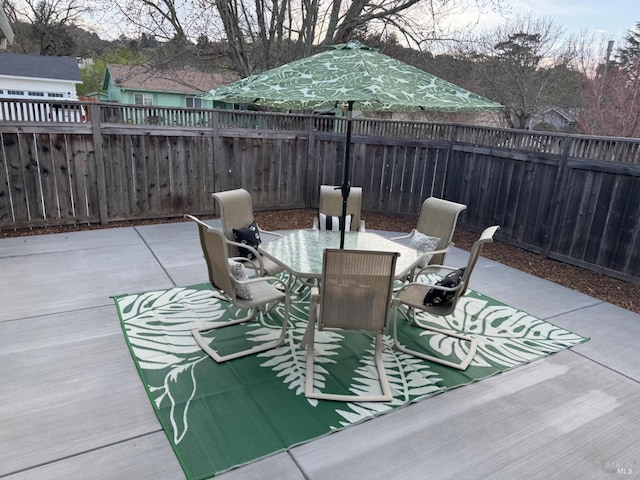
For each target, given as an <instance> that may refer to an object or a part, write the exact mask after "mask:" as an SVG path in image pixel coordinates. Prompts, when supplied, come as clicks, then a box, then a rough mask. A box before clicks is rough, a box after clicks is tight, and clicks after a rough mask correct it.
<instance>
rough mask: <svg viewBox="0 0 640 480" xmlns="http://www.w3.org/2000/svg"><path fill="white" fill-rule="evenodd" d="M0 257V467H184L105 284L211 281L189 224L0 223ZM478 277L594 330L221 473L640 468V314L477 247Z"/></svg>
mask: <svg viewBox="0 0 640 480" xmlns="http://www.w3.org/2000/svg"><path fill="white" fill-rule="evenodd" d="M209 223H212V224H215V221H213V222H209ZM487 248H491V246H490V245H489V246H488V247H487ZM466 257H467V253H466V252H464V251H461V250H454V251H453V252H452V253H451V254H450V255H449V256H448V258H447V264H449V265H462V264H464V263H465V261H466ZM0 272H1V275H0V292H1V297H2V305H3V309H2V311H1V312H0V405H1V406H2V408H1V410H0V430H1V432H2V435H0V478H3V479H5V478H6V479H11V480H24V479H144V478H150V479H181V478H184V474H183V472H182V469H181V467H180V465H179V463H178V460H177V459H176V457H175V455H174V453H173V450H172V448H171V446H170V444H169V442H168V440H167V438H166V436H165V433H164V432H163V431H162V429H161V426H160V423H159V422H158V420H157V418H156V416H155V414H154V411H153V409H152V407H151V404H150V402H149V399H148V398H147V395H146V393H145V391H144V388H143V385H142V382H141V381H140V379H139V377H138V373H137V371H136V368H135V366H134V363H133V360H132V358H131V355H130V353H129V351H128V349H127V345H126V343H125V340H124V336H123V334H122V331H121V328H120V325H119V320H118V316H117V314H116V309H115V306H114V303H113V301H112V299H111V298H110V296H111V295H116V294H122V293H135V292H140V291H145V290H152V289H159V288H169V287H172V286H177V285H178V286H184V285H190V284H195V283H200V282H204V281H206V280H207V275H206V267H205V265H204V262H203V260H202V258H201V252H200V246H199V243H198V238H197V233H196V227H195V225H193V224H192V223H183V222H178V223H171V224H159V225H148V226H141V227H128V228H119V229H105V230H93V231H84V232H75V233H63V234H51V235H41V236H25V237H16V238H7V239H0ZM471 288H473V289H475V290H478V291H480V292H482V293H484V294H486V295H488V296H490V297H493V298H495V299H497V300H500V301H502V302H504V303H506V304H509V305H512V306H514V307H517V308H520V309H522V310H525V311H527V312H529V313H531V314H532V315H535V316H538V317H540V318H543V319H545V320H548V321H550V322H552V323H554V324H557V325H559V326H562V327H565V328H567V329H569V330H572V331H574V332H576V333H578V334H581V335H584V336H587V337H590V338H591V340H590V341H589V342H587V343H585V344H582V345H579V346H577V347H575V348H572V349H570V350H565V351H562V352H560V353H557V354H554V355H551V356H549V357H546V358H544V359H542V360H540V361H537V362H534V363H531V364H529V365H526V366H523V367H520V368H516V369H514V370H511V371H508V372H506V373H503V374H500V375H496V376H494V377H492V378H489V379H487V380H484V381H481V382H477V383H474V384H471V385H468V386H465V387H462V388H459V389H456V390H453V391H451V392H447V393H445V394H443V395H437V396H435V397H432V398H429V399H427V400H425V401H422V402H419V403H417V404H413V405H410V406H408V407H406V408H402V409H400V410H397V411H394V412H391V413H388V414H386V415H384V416H382V417H379V418H376V419H373V420H370V421H367V422H365V423H363V424H360V425H357V426H354V427H351V428H348V429H346V430H344V431H340V432H338V433H335V434H332V435H329V436H327V437H324V438H321V439H318V440H315V441H312V442H309V443H307V444H304V445H301V446H298V447H295V448H292V449H291V450H289V451H288V452H283V453H279V454H276V455H274V456H271V457H268V458H266V459H263V460H260V461H257V462H254V463H252V464H249V465H247V466H244V467H241V468H238V469H234V470H232V471H229V472H227V473H225V474H223V475H220V476H219V477H216V478H220V479H222V480H232V479H262V478H270V479H279V480H303V479H310V480H338V479H368V480H372V479H389V478H393V479H409V480H411V479H416V480H417V479H429V478H437V479H456V480H459V479H467V478H468V479H516V478H526V479H553V478H558V479H567V478H570V479H574V478H575V479H581V480H584V479H602V478H615V477H616V476H619V475H622V478H640V408H638V406H639V405H640V384H639V381H640V348H638V346H637V345H638V342H639V340H640V315H637V314H635V313H632V312H629V311H627V310H624V309H621V308H618V307H616V306H613V305H610V304H607V303H604V302H602V301H600V300H597V299H595V298H591V297H589V296H586V295H584V294H581V293H578V292H576V291H573V290H570V289H567V288H564V287H561V286H558V285H556V284H553V283H550V282H548V281H545V280H541V279H539V278H536V277H533V276H530V275H527V274H525V273H522V272H520V271H517V270H514V269H512V268H509V267H506V266H504V265H501V264H499V263H496V262H493V261H489V260H486V259H481V260H480V262H479V264H478V267H477V268H476V271H475V272H474V277H473V278H472V283H471ZM638 290H639V291H638V294H639V295H640V288H639V289H638Z"/></svg>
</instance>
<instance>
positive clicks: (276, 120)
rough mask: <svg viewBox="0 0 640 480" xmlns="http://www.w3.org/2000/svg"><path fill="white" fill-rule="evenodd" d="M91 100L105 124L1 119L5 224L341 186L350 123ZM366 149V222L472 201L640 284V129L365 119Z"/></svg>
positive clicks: (131, 214) (359, 177)
mask: <svg viewBox="0 0 640 480" xmlns="http://www.w3.org/2000/svg"><path fill="white" fill-rule="evenodd" d="M0 103H1V102H0ZM0 107H2V105H0ZM86 108H87V111H90V113H91V114H90V116H89V117H90V118H91V119H92V120H91V122H90V123H84V122H74V123H66V122H61V123H53V122H51V121H50V119H47V121H45V122H27V121H7V119H6V118H5V119H4V121H0V144H1V150H0V230H6V229H20V228H28V227H38V226H45V225H58V224H73V223H97V222H102V223H107V222H112V221H118V220H136V219H146V218H162V217H180V216H182V215H183V214H184V213H195V214H202V213H210V212H212V211H213V209H214V204H213V201H212V198H211V193H212V192H214V191H221V190H227V189H231V188H238V187H244V188H247V189H248V190H249V191H250V192H251V195H252V198H253V202H254V208H255V209H256V210H264V209H288V208H317V205H318V203H317V202H318V188H319V185H321V184H333V185H340V183H341V182H342V178H343V170H344V149H345V143H344V140H345V134H344V130H345V122H344V120H341V119H336V118H334V117H328V116H308V115H286V114H276V113H263V112H245V111H214V110H189V111H186V110H184V109H183V110H184V111H183V110H180V109H169V108H160V107H158V108H156V107H153V108H150V107H137V106H133V105H129V106H126V107H121V106H114V105H111V104H110V105H102V104H93V105H86ZM134 121H135V122H136V123H128V122H134ZM351 152H352V157H351V162H350V172H349V176H350V178H351V182H352V184H353V185H356V186H361V187H362V188H363V210H364V212H365V219H366V212H380V213H388V214H396V215H415V216H417V214H418V213H419V210H420V206H421V204H422V202H423V201H424V199H425V198H427V197H428V196H431V195H434V196H439V197H444V198H447V199H450V200H453V201H457V202H461V203H465V204H466V205H467V206H468V208H467V210H466V211H465V212H464V213H463V214H462V216H461V219H460V225H461V226H464V227H467V228H471V229H474V230H477V231H480V230H481V229H482V228H484V227H486V226H487V225H490V224H499V225H501V229H500V231H499V238H500V239H501V240H504V241H507V242H510V243H513V244H515V245H518V246H521V247H523V248H527V249H529V250H532V251H535V252H539V253H542V254H544V255H548V256H549V257H552V258H556V259H559V260H562V261H565V262H569V263H573V264H576V265H580V266H584V267H586V268H590V269H592V270H595V271H599V272H602V273H606V274H608V275H612V276H616V277H619V278H624V279H628V280H631V281H634V282H640V245H639V242H640V140H637V139H617V138H599V137H586V136H577V135H554V134H547V133H540V132H527V131H518V130H504V129H496V128H485V127H477V126H469V125H453V124H430V123H424V122H407V121H400V122H398V121H391V120H375V119H354V124H353V138H352V145H351Z"/></svg>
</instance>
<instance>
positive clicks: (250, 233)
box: [233, 220, 262, 260]
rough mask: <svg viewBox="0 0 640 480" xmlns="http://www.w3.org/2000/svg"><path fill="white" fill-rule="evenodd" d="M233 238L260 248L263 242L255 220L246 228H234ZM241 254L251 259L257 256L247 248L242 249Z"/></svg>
mask: <svg viewBox="0 0 640 480" xmlns="http://www.w3.org/2000/svg"><path fill="white" fill-rule="evenodd" d="M233 238H234V239H235V241H236V242H239V243H244V244H245V245H249V246H250V247H253V248H258V245H260V244H261V243H262V239H261V238H260V230H259V229H258V225H257V224H256V222H255V220H254V221H253V222H251V223H250V224H249V225H247V226H246V227H244V228H234V229H233ZM240 255H241V256H243V257H246V258H248V259H249V260H253V259H254V258H255V255H254V254H253V253H252V252H250V251H249V250H247V249H246V248H241V249H240Z"/></svg>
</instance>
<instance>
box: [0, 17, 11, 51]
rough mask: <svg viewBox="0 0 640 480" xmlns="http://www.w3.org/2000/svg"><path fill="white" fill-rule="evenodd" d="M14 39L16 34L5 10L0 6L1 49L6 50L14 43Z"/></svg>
mask: <svg viewBox="0 0 640 480" xmlns="http://www.w3.org/2000/svg"><path fill="white" fill-rule="evenodd" d="M13 39H14V34H13V30H12V29H11V24H10V23H9V19H8V18H7V16H6V15H5V13H4V10H3V9H2V8H0V50H6V49H7V47H10V46H11V45H13Z"/></svg>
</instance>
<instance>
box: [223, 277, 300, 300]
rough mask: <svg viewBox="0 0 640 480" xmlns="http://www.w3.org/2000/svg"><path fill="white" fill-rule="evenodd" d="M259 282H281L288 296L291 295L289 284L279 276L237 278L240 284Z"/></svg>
mask: <svg viewBox="0 0 640 480" xmlns="http://www.w3.org/2000/svg"><path fill="white" fill-rule="evenodd" d="M258 282H269V283H277V284H280V285H282V291H283V292H285V293H286V294H287V296H288V295H289V290H288V289H287V284H286V283H285V282H284V281H283V280H281V279H279V278H278V277H252V278H249V279H247V280H236V283H238V284H240V285H248V284H251V283H258Z"/></svg>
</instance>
